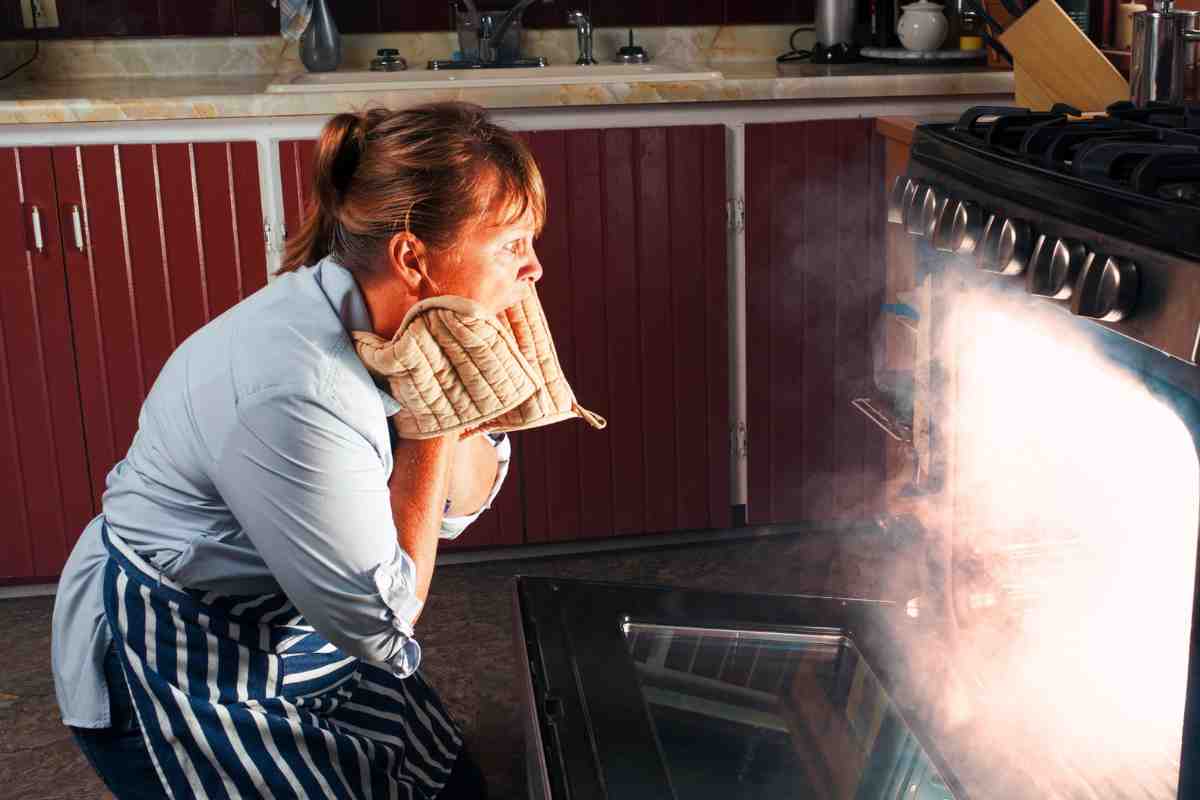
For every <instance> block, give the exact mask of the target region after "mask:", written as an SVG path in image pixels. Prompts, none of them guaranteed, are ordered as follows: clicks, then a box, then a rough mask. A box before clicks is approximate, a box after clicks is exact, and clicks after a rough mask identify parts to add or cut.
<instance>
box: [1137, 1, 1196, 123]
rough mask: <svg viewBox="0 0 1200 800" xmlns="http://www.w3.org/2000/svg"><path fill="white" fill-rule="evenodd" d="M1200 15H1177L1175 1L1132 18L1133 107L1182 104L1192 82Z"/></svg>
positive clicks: (1158, 3) (1178, 13)
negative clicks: (1158, 103)
mask: <svg viewBox="0 0 1200 800" xmlns="http://www.w3.org/2000/svg"><path fill="white" fill-rule="evenodd" d="M1197 41H1200V13H1198V12H1195V11H1176V10H1175V2H1174V0H1155V2H1154V8H1153V9H1152V10H1150V11H1142V12H1140V13H1137V14H1134V15H1133V52H1132V58H1131V61H1130V67H1129V96H1130V99H1131V100H1132V101H1133V103H1134V105H1136V106H1139V107H1141V106H1145V105H1146V104H1148V103H1151V102H1155V101H1160V102H1167V103H1176V104H1178V103H1182V102H1183V101H1184V99H1185V98H1186V97H1187V95H1188V89H1189V87H1190V85H1191V84H1193V82H1194V71H1195V68H1196V42H1197Z"/></svg>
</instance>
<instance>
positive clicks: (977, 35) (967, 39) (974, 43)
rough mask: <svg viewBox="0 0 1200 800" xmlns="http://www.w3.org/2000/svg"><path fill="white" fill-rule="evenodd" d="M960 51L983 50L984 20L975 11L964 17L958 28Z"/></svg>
mask: <svg viewBox="0 0 1200 800" xmlns="http://www.w3.org/2000/svg"><path fill="white" fill-rule="evenodd" d="M958 49H959V50H982V49H983V19H982V18H980V16H979V15H978V14H976V13H974V12H973V11H968V12H967V13H965V14H963V15H962V18H961V21H960V23H959V27H958Z"/></svg>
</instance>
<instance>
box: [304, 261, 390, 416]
mask: <svg viewBox="0 0 1200 800" xmlns="http://www.w3.org/2000/svg"><path fill="white" fill-rule="evenodd" d="M313 277H314V278H315V279H316V281H317V286H319V287H320V288H321V291H322V292H324V293H325V297H326V299H328V300H329V304H330V305H331V306H333V309H334V311H336V312H337V315H338V319H340V320H341V321H342V326H343V327H344V328H345V329H346V330H347V331H369V330H371V314H370V312H368V311H367V301H366V300H365V299H364V298H363V294H362V289H360V288H358V281H356V280H354V275H353V274H352V273H351V272H350V270H348V269H346V268H345V267H343V266H342V265H341V264H339V263H337V262H336V261H334V260H333V257H332V256H326V257H325V258H323V259H321V260H320V261H318V262H317V264H316V266H315V267H314V268H313ZM375 388H376V389H378V391H379V397H380V399H381V400H382V401H383V410H384V413H386V414H387V415H388V416H389V417H390V416H392V415H393V414H395V413H396V412H397V411H399V410H400V404H399V403H397V402H396V400H395V398H393V397H392V396H391V395H390V394H388V393H387V392H385V391H384V390H383V389H381V388H380V387H379V385H378V383H377V384H376V385H375Z"/></svg>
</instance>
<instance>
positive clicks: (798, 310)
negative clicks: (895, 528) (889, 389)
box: [746, 119, 885, 524]
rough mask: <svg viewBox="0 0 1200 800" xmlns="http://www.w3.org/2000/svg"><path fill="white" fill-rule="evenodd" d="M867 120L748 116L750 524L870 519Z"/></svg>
mask: <svg viewBox="0 0 1200 800" xmlns="http://www.w3.org/2000/svg"><path fill="white" fill-rule="evenodd" d="M873 129H874V122H873V121H872V120H868V119H843V120H820V121H814V122H800V123H776V124H762V125H747V126H746V206H747V209H746V215H747V222H746V273H747V274H746V290H747V295H746V297H747V309H746V312H747V313H746V317H747V322H746V339H747V340H746V350H747V393H748V409H747V412H748V413H747V417H748V419H747V422H746V424H747V437H748V446H749V454H748V456H749V480H748V483H749V498H748V509H747V515H748V520H749V521H750V522H752V523H754V524H765V523H787V522H799V521H806V522H807V521H818V522H819V521H829V520H841V519H870V518H871V517H872V516H873V515H874V513H875V511H876V510H877V503H878V489H879V486H880V484H881V482H882V478H883V462H884V456H883V442H882V440H881V439H880V432H879V431H878V430H876V429H875V428H874V427H873V426H872V424H871V423H870V422H868V421H867V420H866V418H865V417H861V416H859V415H858V412H857V411H856V410H855V409H854V408H853V406H851V404H850V401H851V400H853V399H854V397H855V396H856V395H855V393H856V392H857V391H859V390H861V389H862V388H863V387H864V385H865V383H866V382H869V381H870V380H871V373H872V365H871V347H870V345H871V335H872V329H873V326H874V324H875V320H876V319H877V317H878V312H879V306H880V303H881V302H882V297H883V282H884V254H883V247H882V241H883V239H882V233H883V227H884V221H885V220H884V209H883V207H882V201H883V193H884V188H883V187H884V178H883V166H884V163H883V161H884V160H883V148H882V146H881V144H880V142H879V140H878V139H877V138H876V137H875V135H874V133H873Z"/></svg>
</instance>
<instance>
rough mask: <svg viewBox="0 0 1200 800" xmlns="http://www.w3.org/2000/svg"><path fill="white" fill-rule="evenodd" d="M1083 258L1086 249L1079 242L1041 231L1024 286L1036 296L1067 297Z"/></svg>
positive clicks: (1059, 298) (1061, 298)
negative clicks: (1048, 234) (1047, 234)
mask: <svg viewBox="0 0 1200 800" xmlns="http://www.w3.org/2000/svg"><path fill="white" fill-rule="evenodd" d="M1085 258H1087V251H1086V250H1084V247H1083V245H1081V244H1080V243H1079V242H1073V241H1071V240H1070V239H1060V238H1058V237H1057V236H1046V235H1045V234H1042V235H1041V236H1039V237H1038V240H1037V245H1036V246H1035V247H1034V248H1033V256H1031V257H1030V259H1029V272H1027V273H1026V275H1025V288H1026V289H1028V290H1029V293H1030V294H1036V295H1038V296H1039V297H1053V298H1054V299H1056V300H1066V299H1068V298H1070V296H1071V292H1072V290H1074V288H1075V281H1076V280H1077V279H1078V278H1079V270H1080V269H1082V268H1083V262H1084V259H1085Z"/></svg>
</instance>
